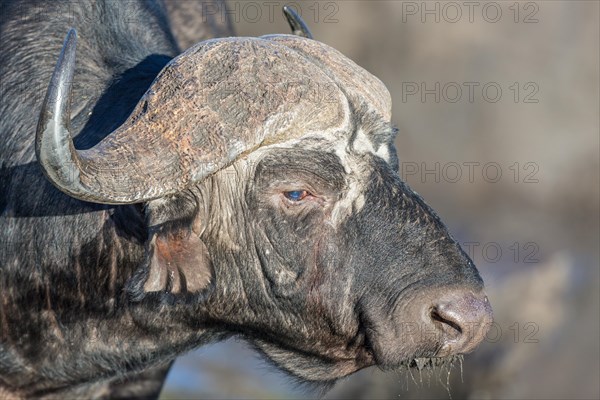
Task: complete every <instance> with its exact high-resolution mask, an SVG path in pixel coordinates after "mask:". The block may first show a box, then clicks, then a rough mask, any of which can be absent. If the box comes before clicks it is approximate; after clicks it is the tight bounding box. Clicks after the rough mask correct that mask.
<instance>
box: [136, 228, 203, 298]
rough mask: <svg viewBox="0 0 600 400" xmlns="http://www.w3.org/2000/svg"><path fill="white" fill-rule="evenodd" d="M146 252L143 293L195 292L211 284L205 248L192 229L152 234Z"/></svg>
mask: <svg viewBox="0 0 600 400" xmlns="http://www.w3.org/2000/svg"><path fill="white" fill-rule="evenodd" d="M149 253H150V254H149V257H150V260H149V263H148V264H149V265H148V277H147V279H146V282H145V283H144V292H160V291H165V292H168V293H194V292H199V291H201V290H202V289H205V288H207V287H208V285H210V282H211V279H212V276H213V270H212V265H211V262H210V257H209V255H208V249H207V248H206V245H205V244H204V243H203V242H202V240H200V238H199V237H197V236H196V235H195V233H194V232H193V231H192V230H191V229H190V230H185V229H180V230H176V231H174V232H173V231H167V232H166V233H158V234H155V235H153V237H152V239H151V241H150V246H149Z"/></svg>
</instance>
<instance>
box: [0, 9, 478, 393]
mask: <svg viewBox="0 0 600 400" xmlns="http://www.w3.org/2000/svg"><path fill="white" fill-rule="evenodd" d="M66 5H68V7H69V11H68V13H69V14H68V15H70V16H71V18H61V16H64V13H66V11H64V12H63V11H56V10H57V8H56V7H58V8H59V9H60V8H61V7H65V6H66ZM121 5H123V6H121ZM124 6H127V9H125V8H123V7H124ZM36 7H37V8H36ZM39 8H41V9H43V10H54V13H50V15H53V16H54V17H55V18H50V19H49V20H42V21H39V20H38V18H34V16H35V15H37V14H35V13H36V10H39ZM124 15H126V16H127V17H128V18H129V22H127V21H125V20H124V18H123V16H124ZM38 16H39V15H38ZM131 20H133V21H134V22H131ZM14 21H18V23H15V22H14ZM141 21H143V23H142V22H141ZM70 26H74V27H75V28H77V29H78V32H79V38H80V42H79V45H78V54H77V57H78V62H77V70H76V74H75V85H74V97H73V107H72V109H73V111H74V115H73V120H72V124H73V131H74V132H78V134H77V136H76V138H75V144H76V146H77V147H78V148H80V149H85V148H89V147H92V146H94V145H95V144H96V143H98V141H99V140H101V139H102V137H103V136H105V135H107V134H109V133H110V132H111V130H113V129H114V128H116V127H117V126H119V125H120V124H121V123H122V122H123V121H124V120H125V118H126V117H127V116H128V114H129V113H130V112H131V110H132V109H133V107H134V106H135V104H136V102H137V101H138V99H139V98H140V96H141V95H142V93H144V91H145V90H146V89H147V87H148V86H149V85H150V83H151V82H152V80H153V79H154V77H155V76H156V74H157V73H158V72H159V71H160V69H161V68H162V67H163V66H164V65H165V63H166V62H168V60H170V59H171V58H172V57H173V56H175V55H177V54H178V52H179V50H180V49H179V46H178V44H177V43H176V41H175V39H174V36H173V34H172V33H171V30H170V29H169V17H168V15H167V14H166V13H165V11H164V8H163V7H162V6H161V5H160V3H156V2H152V1H148V2H144V1H139V2H132V1H127V2H123V3H121V2H118V1H114V2H112V1H109V2H106V3H104V2H97V4H96V5H93V6H92V5H88V4H87V3H83V2H73V3H61V4H59V5H56V4H55V3H54V2H50V1H48V2H43V1H42V2H24V3H21V2H17V1H15V2H4V3H3V4H2V12H1V13H0V30H1V36H2V41H1V42H0V46H1V47H0V54H1V55H2V57H1V58H0V76H1V78H2V86H1V87H0V116H1V120H0V136H1V141H0V154H1V156H2V159H1V161H2V165H1V171H0V302H1V303H0V396H2V395H3V394H4V392H3V390H4V391H5V392H6V393H10V394H13V395H23V396H43V395H47V396H57V397H60V396H64V395H71V396H92V395H95V396H105V397H110V396H113V397H116V396H124V397H127V396H134V395H135V396H154V395H157V394H158V391H159V390H160V387H161V384H162V380H163V378H164V376H165V374H166V371H167V370H168V365H169V363H170V362H171V361H172V360H173V359H174V358H175V357H176V356H177V355H179V354H181V353H183V352H185V351H187V350H190V349H193V348H195V347H198V346H200V345H202V344H204V343H207V342H209V341H212V340H220V339H223V338H226V337H228V336H231V335H241V336H243V337H245V338H246V339H248V340H249V341H251V342H252V343H253V345H254V346H255V347H256V348H257V349H259V350H260V351H263V352H264V353H265V354H266V355H267V356H268V357H269V358H270V359H271V360H273V361H274V362H275V363H276V364H277V365H279V366H280V367H281V368H283V369H285V370H287V371H288V372H290V373H291V374H293V375H294V376H297V377H299V379H301V380H302V381H305V382H320V383H321V384H322V385H324V386H327V385H330V384H331V383H332V382H334V381H335V379H337V378H339V377H341V376H345V375H347V374H349V373H352V372H354V371H355V370H357V369H360V368H363V367H366V366H369V365H372V364H374V363H375V362H378V363H380V364H399V363H401V362H402V361H403V360H405V359H407V358H411V357H417V356H427V354H431V351H432V350H434V349H430V348H423V349H421V348H419V349H409V350H407V349H404V350H402V351H400V350H398V351H396V350H394V349H393V343H392V342H393V340H394V338H393V337H392V336H393V335H391V334H390V333H389V332H393V331H394V328H393V326H391V325H390V324H393V322H394V321H396V322H397V320H398V318H407V317H406V316H397V315H396V316H394V315H393V314H394V312H395V311H394V309H395V307H396V306H397V305H398V304H399V303H402V302H406V301H409V300H412V301H414V300H415V299H418V293H419V290H421V289H423V288H429V289H431V288H436V287H442V286H447V285H462V286H466V287H471V288H473V290H479V289H480V288H481V286H482V283H481V279H480V278H479V276H478V274H477V271H476V270H475V268H474V266H473V265H472V263H471V262H470V260H469V259H468V257H467V256H466V255H465V254H464V253H463V252H462V251H461V250H460V248H459V247H458V245H457V244H456V243H455V242H454V241H453V240H452V238H451V237H450V236H449V234H448V233H447V231H446V229H445V227H444V226H443V225H442V223H441V222H440V221H439V219H438V217H437V216H436V215H435V214H434V213H433V212H432V211H431V210H430V209H429V208H428V207H427V206H426V205H425V203H424V202H423V201H422V200H421V199H420V197H418V196H417V195H416V194H415V193H413V192H412V191H411V190H410V189H409V188H408V187H407V186H406V185H405V184H404V183H402V182H401V181H400V179H399V177H398V175H397V159H396V157H395V152H394V151H393V143H392V138H391V137H390V135H391V133H392V130H391V129H390V128H389V124H387V122H385V121H379V120H378V119H377V118H376V117H375V116H373V115H371V114H370V113H369V112H368V111H366V110H362V109H361V110H356V111H354V124H355V126H361V127H362V128H363V129H364V130H366V131H369V132H371V133H372V135H371V137H373V138H374V139H373V141H374V145H375V146H376V147H379V145H380V144H383V145H386V144H385V143H387V146H389V148H390V154H391V155H392V156H391V160H390V161H389V162H384V161H383V160H381V159H380V158H378V157H375V156H374V155H372V154H362V155H359V154H357V155H355V157H356V160H358V162H360V163H361V165H362V168H363V169H364V171H366V172H368V174H370V178H369V179H368V181H369V182H370V185H369V186H368V187H364V188H363V191H364V193H365V196H366V201H365V205H364V207H363V208H362V209H361V210H355V211H353V212H352V213H351V215H350V216H349V217H348V218H346V219H345V220H344V221H343V223H341V224H340V225H339V226H334V225H332V224H328V223H325V222H326V221H329V219H330V218H331V212H332V209H333V208H334V207H335V204H336V203H337V202H338V201H339V200H340V199H343V198H344V196H346V195H347V194H348V192H349V190H350V189H349V184H348V180H347V176H346V172H345V170H344V166H343V165H342V162H341V160H340V159H339V157H338V156H336V155H335V153H334V152H333V149H331V148H328V147H327V144H324V145H323V146H316V148H313V149H308V148H307V149H304V148H289V149H276V150H271V151H268V152H266V153H265V154H264V155H263V156H262V158H260V159H259V160H258V161H257V163H256V164H247V165H246V166H247V167H248V165H249V166H250V167H248V168H246V169H245V170H243V171H241V170H240V171H238V170H236V169H235V168H237V167H236V165H237V164H236V165H234V166H233V167H231V168H230V169H228V170H227V171H225V172H223V171H222V172H220V173H218V174H216V175H214V176H212V177H210V178H209V179H207V180H205V181H204V182H202V183H201V184H199V185H197V186H194V187H191V188H189V189H188V190H186V191H183V192H181V193H179V194H178V195H176V196H173V197H172V198H169V199H161V200H157V201H152V202H150V203H147V204H143V205H132V206H116V207H115V206H102V205H95V204H89V203H84V202H81V201H78V200H75V199H72V198H70V197H68V196H67V195H64V194H63V193H61V192H60V191H58V190H57V189H56V188H55V187H54V186H52V185H51V184H50V183H49V182H48V181H47V180H46V179H45V178H44V176H43V174H42V172H41V170H40V169H39V167H38V165H37V163H36V161H35V155H34V149H33V141H34V134H35V124H36V120H37V114H38V112H39V109H40V105H41V101H42V97H43V94H44V91H45V87H46V85H47V82H48V81H49V78H50V75H51V73H52V69H53V67H54V63H55V61H56V57H57V55H58V53H59V50H60V46H61V43H62V38H63V36H64V34H65V33H66V32H67V30H68V28H69V27H70ZM180 34H182V33H181V32H180ZM228 173H231V175H229V176H228V175H227V174H228ZM297 185H304V186H307V187H309V188H310V189H311V192H312V193H314V194H317V195H318V197H319V202H313V203H307V204H305V205H302V206H296V205H290V204H288V203H285V200H282V198H281V193H282V192H284V191H286V190H293V189H294V188H295V187H296V186H297ZM198 221H199V223H198ZM191 238H193V239H194V240H199V241H201V244H202V246H205V247H206V249H208V250H207V251H208V254H209V259H208V260H205V259H203V260H204V261H206V262H207V265H208V264H210V268H211V269H210V273H211V274H212V276H211V280H210V283H209V284H208V285H206V286H205V287H203V288H202V289H201V290H198V291H195V292H185V291H182V292H175V291H174V290H172V289H173V282H171V281H169V282H167V286H166V287H165V288H164V290H160V291H150V292H149V291H148V290H147V287H145V282H146V281H147V280H148V278H149V276H150V275H151V274H152V266H153V263H155V262H159V263H160V262H161V261H160V260H162V259H159V261H156V258H153V256H154V255H155V253H156V252H157V251H159V250H160V249H158V248H157V247H156V241H155V240H158V239H161V240H164V242H165V243H167V246H171V245H172V246H176V248H184V249H186V251H187V250H188V249H189V247H186V243H188V242H187V241H188V240H190V239H191ZM168 256H170V255H168ZM159 267H160V266H159ZM183 267H184V268H183V269H184V270H185V268H189V266H183ZM192 267H194V266H192ZM202 267H206V266H202ZM213 268H214V270H213ZM186 271H188V270H186ZM188 272H189V271H188ZM186 273H187V272H184V273H183V275H185V274H186ZM184 278H186V276H183V277H182V279H184ZM187 278H189V276H187ZM187 283H188V284H189V283H190V282H187ZM169 285H170V286H169ZM405 289H406V290H405ZM415 293H417V295H416V294H415ZM390 315H392V318H390ZM386 330H387V331H389V332H388V333H386ZM375 334H377V335H378V336H377V338H375V339H374V335H375ZM386 346H387V347H386ZM400 348H402V346H400Z"/></svg>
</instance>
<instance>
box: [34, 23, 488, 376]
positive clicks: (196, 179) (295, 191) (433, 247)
mask: <svg viewBox="0 0 600 400" xmlns="http://www.w3.org/2000/svg"><path fill="white" fill-rule="evenodd" d="M74 67H75V33H74V32H73V31H72V32H70V33H69V35H68V37H67V39H66V41H65V45H64V48H63V52H62V53H61V56H60V59H59V62H58V65H57V67H56V69H55V72H54V75H53V77H52V82H51V85H50V87H49V90H48V94H47V97H46V100H45V102H44V106H43V110H42V113H41V117H40V121H39V125H38V130H37V138H36V153H37V156H38V160H39V162H40V164H41V166H42V168H43V170H44V172H45V174H46V176H47V177H48V179H49V180H50V181H52V182H53V183H54V185H56V186H57V187H58V188H59V189H60V190H62V191H63V192H65V193H66V194H68V195H70V196H73V197H76V198H78V199H81V200H83V201H90V202H96V203H103V204H115V205H119V204H132V203H144V204H145V207H144V210H145V216H146V223H147V227H146V228H147V231H148V239H147V240H148V241H147V243H146V247H145V252H146V255H145V259H144V260H143V262H142V263H141V265H140V267H139V270H138V272H137V273H136V274H135V275H134V276H132V277H131V279H130V281H129V284H128V286H127V290H128V293H129V299H130V302H131V304H147V306H148V307H156V308H157V309H159V308H160V309H162V310H164V309H165V308H167V309H168V308H169V307H172V308H173V309H177V310H179V311H180V312H184V314H185V320H186V323H187V326H188V329H195V330H198V331H199V332H200V331H202V332H204V331H214V332H219V333H221V334H224V335H226V334H239V335H242V336H244V337H245V338H246V339H247V340H249V341H250V342H251V343H253V344H254V345H255V346H256V347H257V348H258V349H260V350H261V351H263V352H264V353H265V354H266V355H267V356H268V357H269V358H270V359H271V360H273V361H274V362H275V363H276V364H278V365H279V366H280V367H282V368H283V369H285V370H287V371H289V372H290V373H292V374H294V375H296V376H298V377H300V378H302V379H304V380H307V381H333V380H335V379H336V378H339V377H342V376H345V375H348V374H350V373H352V372H355V371H357V370H358V369H361V368H364V367H367V366H370V365H379V366H381V367H384V368H393V367H397V366H400V365H410V363H411V361H412V360H414V359H416V358H432V357H445V356H450V355H454V354H459V353H465V352H469V351H471V350H473V348H474V347H475V346H476V345H477V344H478V343H479V342H481V340H482V339H483V337H484V335H485V333H486V329H487V325H489V323H490V322H491V308H490V305H489V304H488V302H487V298H486V297H485V295H484V293H483V282H482V280H481V278H480V276H479V274H478V272H477V270H476V268H475V266H474V265H473V263H472V262H471V260H470V259H469V257H468V256H467V255H466V254H465V253H464V252H463V251H462V250H461V248H460V247H459V245H458V244H457V243H456V241H455V240H454V239H453V238H452V237H451V235H450V234H449V233H448V231H447V229H446V228H445V227H444V225H443V224H442V222H441V221H440V219H439V218H438V216H437V215H436V214H435V213H434V212H433V211H432V210H431V208H429V207H428V206H427V205H426V204H425V202H424V201H423V200H422V199H421V197H419V195H418V194H416V193H415V192H413V191H412V190H411V189H410V188H409V187H408V186H407V185H406V184H405V183H404V182H403V181H402V180H401V179H400V177H399V175H398V160H397V157H396V150H395V148H394V136H395V131H394V129H393V128H392V126H391V124H390V119H391V99H390V95H389V93H388V91H387V90H386V88H385V86H384V85H383V84H382V83H381V82H380V81H379V80H378V79H377V78H375V77H373V76H372V75H371V74H369V73H368V72H367V71H365V70H364V69H362V68H360V67H359V66H357V65H356V64H354V63H353V62H352V61H350V60H349V59H347V58H346V57H344V56H343V55H342V54H340V53H339V52H338V51H336V50H334V49H332V48H330V47H328V46H326V45H324V44H322V43H319V42H317V41H314V40H311V39H308V38H303V37H297V36H289V35H274V36H264V37H261V38H228V39H215V40H209V41H206V42H202V43H199V44H198V45H196V46H194V47H192V48H190V49H189V50H187V51H186V52H185V53H183V54H182V55H180V56H179V57H177V58H175V59H173V60H172V61H171V62H170V63H169V64H168V65H167V66H166V67H165V68H164V69H163V70H162V72H161V73H160V74H159V75H158V77H157V78H156V79H155V81H154V83H153V84H152V85H151V87H150V88H149V89H148V91H147V92H146V94H145V95H144V96H143V97H142V98H141V100H140V101H139V103H138V105H137V107H136V108H135V110H134V111H133V113H132V114H131V116H130V117H129V119H128V120H127V121H126V122H125V123H124V124H123V125H122V126H120V127H119V128H118V129H117V130H115V131H114V132H112V133H111V134H109V135H107V136H106V137H105V139H104V140H102V141H101V142H100V143H99V144H97V145H96V146H95V147H93V148H91V149H88V150H84V151H78V150H75V148H74V146H73V143H72V139H71V129H70V112H69V102H70V91H71V84H72V78H73V71H74ZM182 310H183V311H182ZM173 315H174V314H173ZM153 323H161V322H160V321H158V322H157V321H154V322H153ZM164 323H167V322H164Z"/></svg>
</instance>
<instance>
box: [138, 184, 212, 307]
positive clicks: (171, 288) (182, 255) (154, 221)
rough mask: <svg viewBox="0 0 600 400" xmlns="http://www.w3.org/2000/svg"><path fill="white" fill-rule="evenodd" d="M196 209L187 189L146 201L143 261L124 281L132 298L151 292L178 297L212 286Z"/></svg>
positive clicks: (195, 200)
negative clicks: (146, 231)
mask: <svg viewBox="0 0 600 400" xmlns="http://www.w3.org/2000/svg"><path fill="white" fill-rule="evenodd" d="M198 210H199V204H198V199H197V198H196V197H195V196H194V195H191V194H190V193H182V194H180V195H178V196H177V197H174V198H171V199H169V200H165V199H162V200H155V201H152V202H150V203H148V204H147V205H146V220H147V224H148V240H147V242H146V246H145V255H144V261H143V262H142V264H141V266H140V268H139V269H138V271H137V272H136V273H135V275H134V276H133V277H132V278H131V279H130V281H129V282H128V285H127V291H128V293H129V295H130V298H131V299H132V300H133V301H140V300H142V299H143V298H144V297H146V295H147V294H150V293H155V294H156V295H158V296H159V297H160V298H163V297H165V296H166V297H167V298H172V296H175V298H177V297H178V296H185V295H187V294H190V295H193V294H197V293H201V292H203V291H205V290H206V289H208V288H209V287H211V285H212V280H213V276H214V273H213V267H212V263H211V259H210V254H209V251H208V248H207V247H206V245H205V244H204V242H203V241H202V240H201V238H200V233H201V232H200V226H201V224H200V222H199V218H200V217H201V216H199V215H198ZM153 297H156V296H153Z"/></svg>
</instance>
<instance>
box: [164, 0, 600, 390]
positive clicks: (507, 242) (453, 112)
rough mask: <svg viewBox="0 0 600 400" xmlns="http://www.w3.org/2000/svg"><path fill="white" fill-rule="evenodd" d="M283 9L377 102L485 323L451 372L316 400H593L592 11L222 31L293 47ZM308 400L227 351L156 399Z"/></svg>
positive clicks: (418, 12)
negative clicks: (346, 60) (457, 246)
mask: <svg viewBox="0 0 600 400" xmlns="http://www.w3.org/2000/svg"><path fill="white" fill-rule="evenodd" d="M286 4H288V5H290V6H292V7H294V8H295V9H296V10H297V11H298V12H299V13H300V14H301V15H302V16H303V18H304V19H305V21H306V22H307V24H308V25H309V27H310V28H311V30H312V33H313V34H314V36H315V38H316V39H318V40H320V41H322V42H324V43H327V44H329V45H330V46H332V47H334V48H336V49H338V50H339V51H341V52H342V53H344V54H345V55H346V56H348V57H350V58H351V59H353V60H354V61H355V62H357V63H358V64H359V65H361V66H363V67H364V68H365V69H367V70H368V71H370V72H371V73H372V74H374V75H376V76H377V77H379V78H380V79H381V80H382V81H383V82H384V83H385V84H386V85H387V87H388V89H389V90H390V92H391V95H392V98H393V103H394V106H393V122H394V123H395V124H396V125H397V127H398V128H399V135H398V138H397V142H396V144H397V149H398V153H399V157H400V160H401V172H402V176H403V178H404V179H405V180H406V181H407V182H408V183H409V185H410V186H411V187H412V188H413V189H415V190H416V191H417V192H419V193H420V194H421V195H422V196H423V197H424V198H425V200H426V201H427V202H428V203H429V204H430V205H431V206H432V207H433V208H434V209H435V210H436V211H437V212H438V214H439V215H440V216H441V217H442V219H443V220H444V221H445V222H446V224H447V225H448V227H449V228H450V231H451V232H452V233H453V234H454V235H455V237H456V238H457V239H458V240H459V241H460V242H461V244H462V245H463V247H464V248H465V250H466V251H467V252H468V253H469V254H470V255H471V257H472V258H473V260H474V261H475V263H476V264H477V265H478V268H479V270H480V272H481V274H482V276H483V278H484V280H485V282H486V285H487V292H488V295H489V297H490V300H491V302H492V305H493V307H494V313H495V321H496V322H495V325H494V326H493V328H492V329H491V331H490V333H489V334H488V337H487V339H486V341H485V343H484V344H483V345H482V346H481V347H480V348H479V349H478V350H476V351H475V352H474V353H472V354H470V355H468V356H466V357H465V359H464V362H463V363H462V371H461V366H460V365H458V364H457V365H456V366H455V367H454V368H453V369H452V370H451V371H448V370H446V369H445V370H434V371H429V372H427V371H425V372H422V373H419V371H409V372H407V371H399V372H388V373H383V372H381V371H379V370H377V369H376V368H369V369H367V370H364V371H361V372H359V373H357V374H354V375H352V376H350V377H348V378H346V379H345V380H344V381H342V382H340V383H338V384H337V385H336V387H335V388H334V389H333V390H332V391H331V392H330V393H329V394H328V395H327V398H331V399H334V398H344V399H379V398H381V399H384V398H407V399H412V398H423V399H430V398H441V399H449V398H474V399H480V398H483V399H485V398H489V399H492V398H494V399H497V398H507V399H509V398H510V399H542V398H543V399H546V398H557V399H559V398H561V399H563V398H570V399H575V398H589V399H598V398H599V397H600V393H599V392H600V389H599V385H600V383H599V380H600V378H599V376H600V366H599V363H600V349H599V348H600V344H599V342H600V328H599V319H600V317H599V315H600V300H599V293H600V284H599V282H600V274H599V241H600V238H599V219H600V214H599V202H600V200H599V186H600V183H599V179H600V178H599V168H600V165H599V148H600V143H599V136H600V135H599V114H600V105H599V85H600V83H599V71H600V69H599V60H600V56H599V38H600V31H599V21H600V10H599V3H598V2H597V1H534V2H528V1H522V2H515V1H497V2H480V1H473V2H444V1H440V2H438V1H427V2H421V1H418V2H411V1H352V0H351V1H337V2H334V1H314V0H311V1H306V2H303V1H296V2H285V1H281V2H280V1H277V0H270V1H262V0H257V1H229V3H228V6H227V7H228V11H227V15H228V16H229V18H230V19H231V20H232V23H233V25H234V29H235V31H236V33H237V34H238V35H240V36H260V35H264V34H269V33H289V28H288V26H287V24H286V22H285V20H284V18H283V16H282V14H281V7H282V6H283V5H286ZM211 12H213V11H211ZM218 12H223V14H222V15H223V17H224V16H225V10H219V11H218ZM449 372H450V373H449ZM307 396H310V393H307V392H306V391H304V390H303V389H302V388H299V387H297V386H295V385H294V384H293V382H292V381H291V380H290V379H289V378H287V377H286V376H285V375H283V374H282V373H280V372H278V371H277V370H276V369H275V368H273V367H271V366H269V365H268V364H267V363H266V362H265V361H264V360H261V359H260V358H259V356H258V355H257V354H255V353H254V352H253V351H252V350H250V349H248V348H247V347H246V346H245V345H244V344H243V343H240V342H235V341H229V342H225V343H220V344H217V345H213V346H206V347H203V348H202V349H200V350H198V351H196V352H193V353H191V354H188V355H186V356H184V357H181V358H179V359H178V361H177V362H176V363H175V365H174V368H173V369H172V370H171V372H170V374H169V378H168V381H167V383H166V386H165V389H164V391H163V394H162V398H164V399H172V398H211V399H212V398H261V399H262V398H304V397H307Z"/></svg>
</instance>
